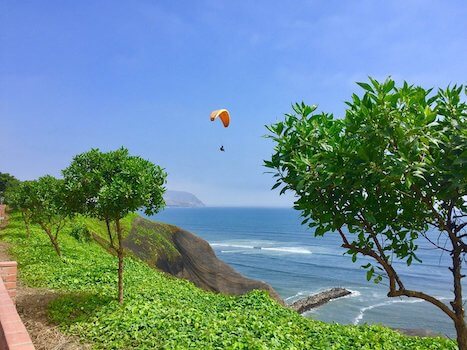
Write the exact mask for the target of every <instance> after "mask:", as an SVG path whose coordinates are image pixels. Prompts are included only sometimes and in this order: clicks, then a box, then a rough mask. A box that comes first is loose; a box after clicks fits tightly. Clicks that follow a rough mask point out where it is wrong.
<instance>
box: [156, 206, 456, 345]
mask: <svg viewBox="0 0 467 350" xmlns="http://www.w3.org/2000/svg"><path fill="white" fill-rule="evenodd" d="M152 219H153V220H158V221H163V222H167V223H171V224H174V225H177V226H180V227H182V228H184V229H186V230H188V231H191V232H193V233H195V234H196V235H198V236H200V237H202V238H204V239H205V240H207V241H208V242H209V243H210V244H211V246H212V248H213V249H214V251H215V252H216V255H217V256H218V257H219V258H220V259H222V260H223V261H225V262H226V263H228V264H229V265H231V266H232V267H234V268H235V269H236V270H237V271H239V272H240V273H242V274H243V275H245V276H247V277H251V278H254V279H258V280H262V281H265V282H267V283H269V284H270V285H271V286H272V287H274V289H276V290H277V292H278V293H279V294H280V295H281V296H282V298H284V300H286V302H292V301H294V300H296V299H298V298H301V297H305V296H307V295H310V294H313V293H316V292H319V291H322V290H324V289H327V288H332V287H344V288H347V289H349V290H351V291H353V293H352V295H351V296H349V297H345V298H342V299H338V300H334V301H331V302H330V303H328V304H326V305H324V306H321V307H319V308H317V309H315V310H313V311H311V312H308V313H307V314H305V315H306V316H307V317H311V318H314V319H318V320H322V321H326V322H337V323H342V324H364V323H382V324H385V325H388V326H391V327H400V328H423V329H430V330H433V331H436V332H439V333H442V334H445V335H448V336H450V337H455V330H454V327H453V325H452V322H451V320H450V319H449V318H448V317H447V316H445V315H444V314H443V313H442V312H441V311H438V309H437V308H435V307H434V306H432V305H431V304H428V303H426V302H423V301H420V300H418V299H409V298H388V297H387V296H386V294H387V286H385V285H383V283H384V282H382V284H380V285H375V284H374V283H373V282H367V281H366V271H365V270H364V269H362V268H360V266H361V265H364V264H366V263H367V262H368V261H369V260H366V259H364V258H360V259H358V260H357V262H356V263H352V261H351V257H350V256H349V255H344V253H345V250H344V249H342V248H341V247H340V244H341V242H340V238H339V236H338V235H336V234H332V233H330V234H326V235H325V236H324V237H314V236H313V231H312V230H311V229H309V228H307V227H305V226H301V225H300V223H301V221H302V220H301V219H300V217H299V213H298V212H297V211H295V210H293V209H285V208H281V209H278V208H274V209H273V208H169V209H166V210H164V211H162V212H161V213H158V214H157V215H155V216H153V217H152ZM419 245H420V248H419V252H418V256H419V257H420V258H421V259H422V261H423V264H418V263H413V264H412V266H410V267H409V268H408V267H407V266H405V264H403V263H396V265H397V269H399V271H401V273H400V274H401V276H402V278H403V281H404V282H405V285H406V287H407V288H411V289H422V290H424V291H425V292H429V293H430V294H432V295H434V296H437V297H440V298H443V300H445V302H448V299H449V298H451V297H452V293H451V292H450V290H451V289H452V288H451V285H452V283H451V273H450V272H449V270H448V269H447V266H448V263H449V255H446V254H445V255H444V256H441V255H440V252H439V251H438V250H435V249H432V247H430V246H429V245H428V244H427V243H426V242H425V241H420V243H419Z"/></svg>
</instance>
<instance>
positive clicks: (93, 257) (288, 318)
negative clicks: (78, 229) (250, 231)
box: [0, 213, 456, 350]
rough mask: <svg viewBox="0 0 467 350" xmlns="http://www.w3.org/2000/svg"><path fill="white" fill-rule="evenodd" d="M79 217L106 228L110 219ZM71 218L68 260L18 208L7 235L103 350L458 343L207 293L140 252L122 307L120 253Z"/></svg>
mask: <svg viewBox="0 0 467 350" xmlns="http://www.w3.org/2000/svg"><path fill="white" fill-rule="evenodd" d="M133 218H134V217H133ZM80 220H81V221H82V222H84V223H86V224H87V225H88V226H89V227H90V228H92V229H93V230H97V231H100V233H101V234H102V232H103V231H102V230H101V229H102V227H103V226H99V224H96V222H95V221H89V220H88V219H83V218H82V219H80ZM131 220H132V217H130V218H129V219H128V220H127V227H128V225H131ZM73 225H74V224H73V223H69V224H68V225H67V227H66V228H65V229H64V230H63V232H62V234H61V236H60V237H59V240H60V245H61V248H62V251H63V256H64V259H63V261H62V260H60V259H59V258H58V256H57V254H56V253H55V252H54V250H53V248H52V247H51V245H50V242H49V241H48V238H47V237H46V235H45V234H44V233H43V232H42V231H41V230H40V228H39V227H38V226H34V225H33V226H32V234H31V237H30V238H27V237H26V233H25V232H26V230H25V227H24V224H23V222H22V221H21V216H20V215H19V214H16V213H13V214H12V215H11V217H10V222H9V225H8V227H7V228H5V229H4V230H2V231H1V232H0V239H3V240H6V241H8V242H11V243H12V245H11V246H12V248H11V253H12V254H13V256H14V257H15V258H16V259H17V261H18V264H19V271H20V278H21V279H22V281H23V282H24V283H27V284H28V285H29V286H31V287H44V288H49V289H54V290H57V291H59V292H60V297H58V298H57V299H56V300H54V301H53V302H52V303H51V304H50V305H49V315H50V319H51V321H52V322H54V323H56V324H58V325H59V326H60V327H61V328H62V329H63V330H64V331H65V332H67V333H70V334H74V335H77V336H79V337H80V338H81V339H83V340H84V341H86V342H90V343H92V344H93V345H94V347H95V348H96V349H300V350H301V349H359V350H360V349H420V350H421V349H423V350H425V349H456V345H455V343H454V342H453V341H450V340H446V339H441V338H424V339H422V338H416V337H406V336H403V335H401V334H399V333H397V332H395V331H392V330H390V329H388V328H385V327H381V326H366V325H364V326H342V325H337V324H329V323H324V322H319V321H314V320H310V319H307V318H304V317H302V316H300V315H299V314H297V313H296V312H294V311H292V310H289V309H287V308H284V307H282V306H280V305H279V304H277V303H276V302H275V301H273V300H272V299H271V298H270V297H269V296H268V295H267V294H266V293H265V292H259V291H254V292H251V293H249V294H247V295H244V296H240V297H234V296H225V295H220V294H214V293H211V292H206V291H203V290H201V289H199V288H197V287H195V286H194V285H193V284H192V283H190V282H188V281H185V280H181V279H176V278H174V277H171V276H168V275H166V274H164V273H162V272H159V271H157V270H155V269H153V268H151V267H149V266H148V265H147V264H145V263H143V262H141V261H139V260H137V259H136V258H133V257H127V258H125V275H124V278H125V279H124V284H125V303H124V304H123V305H120V304H119V303H118V302H117V299H116V285H117V271H116V270H117V258H116V257H114V256H112V255H111V254H109V253H108V252H107V251H106V250H105V249H104V248H103V247H102V246H101V245H99V244H97V243H96V242H94V241H91V242H88V243H83V242H79V241H77V240H76V239H75V238H73V237H72V236H70V235H69V234H67V232H69V231H70V230H71V228H72V226H73ZM99 227H100V228H99Z"/></svg>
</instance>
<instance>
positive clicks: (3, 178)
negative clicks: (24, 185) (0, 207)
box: [0, 172, 20, 204]
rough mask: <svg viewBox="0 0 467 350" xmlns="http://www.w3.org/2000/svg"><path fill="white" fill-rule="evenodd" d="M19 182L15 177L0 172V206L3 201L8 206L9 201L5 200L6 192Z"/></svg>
mask: <svg viewBox="0 0 467 350" xmlns="http://www.w3.org/2000/svg"><path fill="white" fill-rule="evenodd" d="M19 182H20V181H19V180H18V179H17V178H16V177H14V176H13V175H10V174H8V173H1V172H0V204H1V203H2V201H3V200H5V203H7V204H8V199H7V198H5V195H6V191H7V190H8V188H11V187H15V186H17V185H18V184H19Z"/></svg>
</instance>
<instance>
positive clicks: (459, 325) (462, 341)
mask: <svg viewBox="0 0 467 350" xmlns="http://www.w3.org/2000/svg"><path fill="white" fill-rule="evenodd" d="M454 325H455V326H456V334H457V346H458V347H459V350H467V328H466V325H465V320H464V319H463V318H462V319H456V320H455V321H454Z"/></svg>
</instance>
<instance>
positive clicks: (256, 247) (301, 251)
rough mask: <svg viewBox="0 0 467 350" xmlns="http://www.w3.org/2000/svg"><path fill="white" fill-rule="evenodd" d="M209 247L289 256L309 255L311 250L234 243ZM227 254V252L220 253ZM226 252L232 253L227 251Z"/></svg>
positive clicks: (214, 244)
mask: <svg viewBox="0 0 467 350" xmlns="http://www.w3.org/2000/svg"><path fill="white" fill-rule="evenodd" d="M210 245H211V247H225V248H240V249H248V250H258V251H263V250H264V251H271V252H280V253H290V254H311V250H309V249H306V248H303V247H268V246H264V245H247V244H236V243H233V244H232V243H210ZM222 252H227V251H222ZM228 252H229V253H230V252H234V251H232V250H228Z"/></svg>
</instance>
